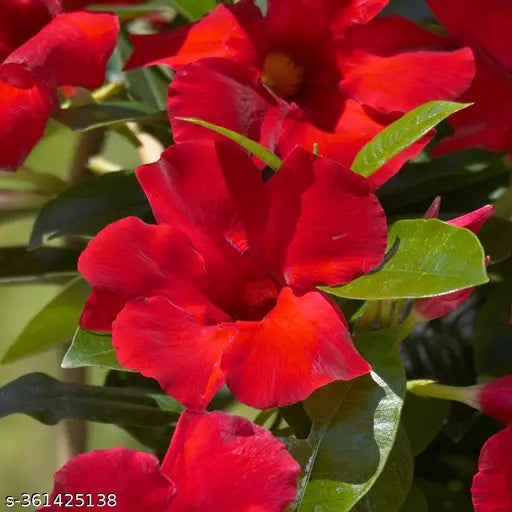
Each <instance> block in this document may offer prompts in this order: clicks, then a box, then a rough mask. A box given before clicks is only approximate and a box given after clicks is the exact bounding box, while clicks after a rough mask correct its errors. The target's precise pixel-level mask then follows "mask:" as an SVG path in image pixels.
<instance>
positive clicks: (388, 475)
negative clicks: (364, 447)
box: [351, 429, 416, 512]
mask: <svg viewBox="0 0 512 512" xmlns="http://www.w3.org/2000/svg"><path fill="white" fill-rule="evenodd" d="M413 475H414V458H413V456H412V453H411V448H410V446H409V441H408V439H407V435H406V434H405V432H404V431H403V429H400V430H399V431H398V435H397V438H396V441H395V444H394V445H393V449H392V450H391V453H390V454H389V458H388V461H387V463H386V467H385V468H384V470H383V471H382V473H381V474H380V476H379V478H377V481H376V482H375V484H374V485H373V487H372V488H371V489H370V491H369V492H368V493H367V494H366V495H365V496H363V499H362V500H360V501H358V502H357V503H356V506H355V507H353V508H352V509H351V510H352V511H353V512H399V511H400V510H401V508H402V505H403V504H404V502H405V500H406V499H407V496H408V494H409V490H410V488H411V485H412V479H413ZM411 510H415V509H409V511H411ZM415 512H416V511H415Z"/></svg>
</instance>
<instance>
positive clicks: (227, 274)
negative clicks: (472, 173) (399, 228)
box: [79, 141, 387, 409]
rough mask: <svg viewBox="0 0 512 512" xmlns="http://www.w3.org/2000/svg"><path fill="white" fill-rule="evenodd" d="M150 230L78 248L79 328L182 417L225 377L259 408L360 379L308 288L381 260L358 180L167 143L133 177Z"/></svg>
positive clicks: (314, 164) (334, 168)
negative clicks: (155, 388)
mask: <svg viewBox="0 0 512 512" xmlns="http://www.w3.org/2000/svg"><path fill="white" fill-rule="evenodd" d="M137 177H138V179H139V181H140V183H141V185H142V187H143V188H144V191H145V193H146V195H147V197H148V199H149V202H150V203H151V207H152V210H153V213H154V215H155V218H156V220H157V222H158V225H149V224H145V223H144V222H142V221H141V220H140V219H138V218H133V217H131V218H126V219H123V220H120V221H118V222H115V223H113V224H111V225H110V226H108V227H106V228H105V229H104V230H103V231H101V232H100V233H99V234H98V235H97V236H96V238H95V239H93V240H92V241H91V242H90V244H89V246H88V247H87V249H86V250H85V251H84V252H83V254H82V256H81V258H80V261H79V270H80V272H81V273H82V274H83V276H84V277H85V279H86V280H87V281H88V282H89V283H90V284H91V286H92V289H93V291H92V295H91V297H90V298H89V300H88V302H87V304H86V307H85V310H84V312H83V315H82V317H81V321H80V323H81V325H82V327H84V328H86V329H89V330H92V331H112V341H113V346H114V348H115V350H116V353H117V357H118V359H119V362H120V363H121V364H122V365H123V366H125V367H126V368H130V369H133V370H137V371H139V372H141V373H142V374H143V375H145V376H148V377H153V378H155V379H156V380H157V381H158V382H159V383H160V385H161V386H162V388H163V389H164V390H165V391H166V392H167V393H169V394H170V395H171V396H173V397H175V398H176V399H177V400H179V401H180V402H182V403H183V404H185V405H186V406H187V407H190V408H196V409H197V408H199V409H200V408H204V407H205V406H206V405H207V404H208V403H209V401H210V400H211V398H212V397H213V395H214V394H215V392H216V391H217V390H218V389H219V387H220V386H222V385H223V384H224V383H225V382H226V383H227V385H228V387H229V389H230V390H231V391H232V392H233V394H234V395H235V396H236V397H237V398H238V399H239V400H240V401H242V402H244V403H246V404H249V405H252V406H254V407H258V408H267V407H273V406H281V405H286V404H292V403H295V402H297V401H299V400H303V399H305V398H306V397H307V396H308V395H309V394H310V393H312V392H313V391H314V390H315V389H317V388H318V387H320V386H323V385H325V384H328V383H330V382H332V381H335V380H349V379H353V378H355V377H358V376H360V375H362V374H365V373H367V372H368V371H369V370H370V366H369V364H368V363H367V362H366V361H365V360H364V359H363V358H362V357H361V356H360V355H359V353H358V352H357V351H356V349H355V348H354V346H353V344H352V341H351V338H350V334H349V331H348V328H347V323H346V321H345V318H344V317H343V314H342V312H341V310H340V309H339V308H338V307H337V306H336V305H335V304H334V303H333V302H332V301H331V300H330V299H329V298H327V297H326V296H325V295H323V293H321V292H320V291H318V290H316V288H315V287H316V286H317V285H327V286H330V285H334V284H344V283H347V282H349V281H351V280H353V279H354V278H356V277H359V276H361V275H362V274H364V273H366V272H368V271H370V270H371V269H373V268H374V267H375V266H376V265H378V264H380V263H381V262H382V259H383V256H384V253H385V250H386V238H387V228H386V218H385V214H384V211H383V210H382V207H381V206H380V204H379V202H378V200H377V198H376V197H375V195H374V194H373V193H372V192H371V191H370V189H369V187H368V185H367V183H366V181H365V180H364V179H363V178H362V177H361V176H359V175H357V174H355V173H353V172H352V171H349V170H346V169H345V168H343V167H342V166H341V165H339V164H337V163H336V162H333V161H331V160H328V159H326V158H322V157H318V156H315V155H313V154H311V153H308V152H306V151H305V150H303V149H301V148H297V149H295V150H294V151H292V152H291V154H290V155H289V156H288V157H287V158H286V160H285V161H284V165H283V166H282V168H281V169H280V170H279V171H278V172H277V173H276V174H275V175H274V176H272V177H271V178H270V179H269V180H268V181H267V182H264V181H263V180H262V178H261V172H260V170H259V169H258V168H257V167H256V166H255V165H254V164H253V163H252V161H251V159H250V157H249V156H248V155H247V154H246V153H245V151H243V150H242V149H241V148H239V147H238V146H236V145H235V144H233V143H231V142H214V141H191V142H185V143H182V144H178V145H176V146H172V147H171V148H169V149H167V150H166V151H165V152H164V153H163V154H162V156H161V159H160V160H159V161H158V162H156V163H154V164H150V165H146V166H142V167H140V168H139V169H138V170H137Z"/></svg>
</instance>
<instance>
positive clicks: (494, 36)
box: [427, 0, 512, 154]
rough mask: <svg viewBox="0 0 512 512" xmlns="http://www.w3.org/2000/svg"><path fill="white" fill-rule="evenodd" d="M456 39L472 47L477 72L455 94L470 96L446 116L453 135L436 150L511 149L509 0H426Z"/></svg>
mask: <svg viewBox="0 0 512 512" xmlns="http://www.w3.org/2000/svg"><path fill="white" fill-rule="evenodd" d="M427 3H428V5H429V6H430V8H431V9H432V11H433V12H434V14H435V15H436V16H437V18H438V19H439V21H440V22H441V23H442V24H443V25H444V27H446V29H447V30H448V32H450V34H452V36H453V37H454V38H455V39H456V40H457V41H458V42H459V44H460V45H463V46H470V47H471V48H472V49H473V53H474V55H475V63H476V75H475V79H474V81H473V83H472V85H471V87H470V88H469V89H468V90H467V91H466V93H465V94H464V95H463V96H462V97H461V98H460V100H461V101H468V102H474V105H472V106H471V107H469V108H467V109H465V110H463V111H461V112H459V113H457V114H455V115H454V116H452V117H450V123H451V124H452V126H453V127H454V129H455V133H454V134H453V136H451V137H448V138H446V139H444V140H443V141H441V143H440V144H439V145H438V146H437V148H436V153H437V154H443V153H447V152H451V151H457V150H459V149H464V148H469V147H478V148H483V149H489V150H491V151H502V150H507V151H509V152H512V140H511V138H510V132H511V130H512V81H511V78H512V74H511V73H512V34H511V32H510V19H511V16H512V3H511V2H509V1H508V0H450V1H446V0H427Z"/></svg>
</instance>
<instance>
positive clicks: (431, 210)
mask: <svg viewBox="0 0 512 512" xmlns="http://www.w3.org/2000/svg"><path fill="white" fill-rule="evenodd" d="M440 209H441V196H436V197H435V198H434V200H433V201H432V204H431V205H430V206H429V207H428V209H427V211H426V212H425V215H423V218H424V219H437V218H439V211H440Z"/></svg>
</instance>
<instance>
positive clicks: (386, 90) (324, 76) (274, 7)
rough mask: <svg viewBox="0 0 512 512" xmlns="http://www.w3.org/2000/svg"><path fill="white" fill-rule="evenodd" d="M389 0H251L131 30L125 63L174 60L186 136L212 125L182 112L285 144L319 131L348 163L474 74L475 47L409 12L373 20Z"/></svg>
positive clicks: (389, 168) (329, 150) (308, 141)
mask: <svg viewBox="0 0 512 512" xmlns="http://www.w3.org/2000/svg"><path fill="white" fill-rule="evenodd" d="M386 4H387V0H373V1H370V0H368V1H365V0H351V1H345V2H334V1H333V0H286V1H284V0H271V1H270V2H269V7H268V13H267V15H266V16H265V17H263V16H262V15H261V12H260V11H259V9H258V8H257V7H256V6H255V5H254V3H253V2H252V0H243V1H242V2H240V3H238V4H236V5H235V6H232V7H228V6H219V7H217V8H216V9H215V10H214V11H212V13H211V14H210V15H208V16H206V17H205V18H203V19H202V20H201V21H199V22H198V23H196V24H194V25H191V26H188V27H184V28H180V29H178V30H175V31H172V32H169V33H164V34H159V35H151V36H134V38H133V42H134V46H135V52H134V54H133V56H132V58H131V59H130V61H129V62H128V64H127V67H128V68H133V67H137V66H141V65H152V64H157V63H160V64H166V65H169V66H171V67H173V68H175V69H177V70H178V72H177V75H176V77H175V79H174V81H173V83H172V84H171V87H170V90H169V103H168V108H169V116H170V121H171V124H172V127H173V133H174V135H175V138H176V140H178V141H183V140H188V139H190V138H198V137H204V136H205V133H206V132H205V131H204V129H201V128H199V127H195V126H190V125H188V124H185V123H184V122H182V121H180V120H178V119H175V116H195V117H200V118H203V119H206V120H208V121H210V122H214V123H217V124H220V125H222V126H225V127H228V128H231V129H234V130H238V131H241V132H242V133H244V134H245V135H248V136H249V137H251V138H256V139H257V140H260V141H261V142H262V143H264V144H266V145H267V146H269V147H270V148H271V149H277V151H278V152H279V153H280V154H282V155H287V154H288V153H289V152H290V151H291V150H292V149H293V148H294V147H295V146H296V145H297V144H299V145H302V146H303V147H305V148H307V149H311V148H312V145H313V143H315V142H316V143H318V144H319V150H320V153H321V154H323V155H325V156H328V157H329V158H334V159H336V160H338V161H340V162H341V163H342V164H343V165H345V166H346V167H350V165H351V164H352V161H353V159H354V157H355V156H356V154H357V152H358V151H359V149H360V148H361V147H362V146H363V145H364V144H365V143H366V142H368V141H369V140H370V139H372V138H373V137H374V136H375V135H376V134H377V133H378V132H379V131H380V130H381V129H382V128H383V127H384V126H386V125H387V124H388V123H389V122H390V121H392V120H395V119H396V117H397V115H398V114H400V113H403V112H406V111H408V110H410V109H412V108H414V107H416V106H418V105H420V104H421V103H424V102H426V101H429V100H433V99H453V98H456V97H457V96H458V95H459V94H460V93H462V92H463V91H464V90H465V89H466V88H467V87H468V85H469V84H470V81H471V79H472V77H473V73H474V66H473V57H472V54H471V51H470V50H469V49H462V50H456V51H451V46H450V45H451V43H450V42H449V41H448V40H447V39H445V38H442V37H439V36H437V35H434V34H432V33H430V32H428V31H425V30H424V29H422V28H421V27H419V26H417V25H415V24H413V23H411V22H409V21H407V20H406V19H403V18H396V17H393V18H378V19H375V20H373V21H370V20H372V18H373V17H374V16H375V15H376V14H378V12H379V11H380V10H381V9H382V8H383V7H384V6H385V5H386ZM305 35H307V36H305ZM226 61H229V62H226ZM284 116H286V118H285V120H284V124H283V125H281V121H282V118H283V117H284ZM269 119H271V120H272V122H270V121H269ZM278 135H279V137H278ZM208 136H211V134H208ZM429 140H430V137H426V138H424V139H423V140H422V141H420V142H418V143H416V144H415V145H413V146H412V147H410V148H408V149H407V150H406V151H404V152H403V153H401V154H400V155H399V156H397V157H395V159H394V160H393V161H392V162H390V163H389V164H387V165H386V166H384V167H383V168H382V169H381V170H380V171H379V172H378V173H376V174H374V175H373V176H372V177H371V178H370V179H369V181H370V183H371V185H372V186H373V187H374V188H375V187H377V186H379V185H380V184H382V183H383V182H384V181H386V180H387V179H388V178H389V177H391V176H392V175H393V174H394V173H395V172H397V170H398V169H399V168H400V166H401V165H402V164H403V163H404V162H405V161H406V160H407V159H409V158H411V157H413V156H416V155H417V154H418V153H419V152H420V151H421V149H422V148H423V147H424V146H425V145H426V143H427V142H428V141H429Z"/></svg>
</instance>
